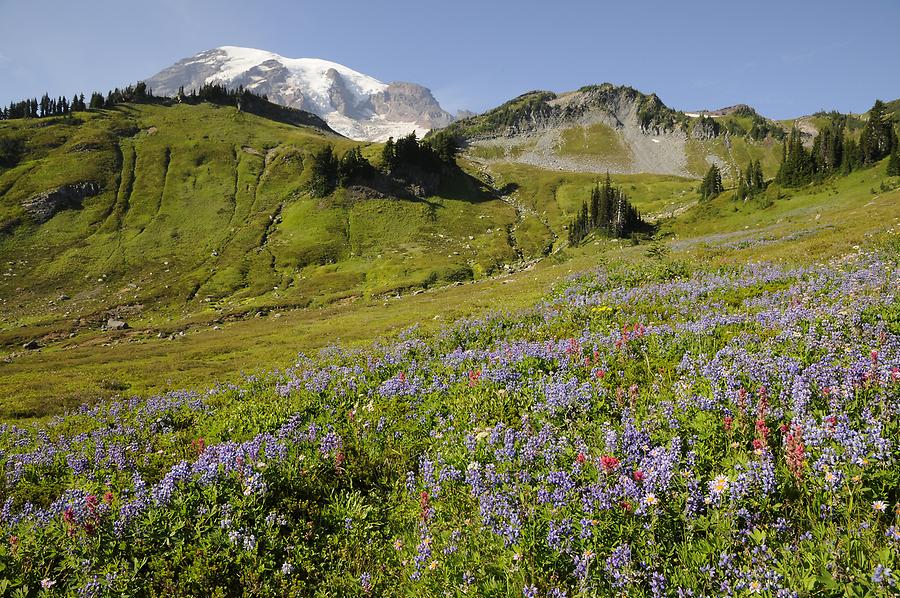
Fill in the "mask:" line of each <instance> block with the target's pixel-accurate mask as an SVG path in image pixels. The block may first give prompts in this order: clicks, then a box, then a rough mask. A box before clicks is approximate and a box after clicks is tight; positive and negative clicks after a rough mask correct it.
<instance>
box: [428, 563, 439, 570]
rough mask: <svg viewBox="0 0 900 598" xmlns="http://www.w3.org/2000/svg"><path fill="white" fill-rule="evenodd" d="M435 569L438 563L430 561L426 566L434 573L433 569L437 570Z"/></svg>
mask: <svg viewBox="0 0 900 598" xmlns="http://www.w3.org/2000/svg"><path fill="white" fill-rule="evenodd" d="M437 567H438V562H437V561H431V562H430V563H429V564H428V568H429V569H431V570H432V571H434V570H435V569H437Z"/></svg>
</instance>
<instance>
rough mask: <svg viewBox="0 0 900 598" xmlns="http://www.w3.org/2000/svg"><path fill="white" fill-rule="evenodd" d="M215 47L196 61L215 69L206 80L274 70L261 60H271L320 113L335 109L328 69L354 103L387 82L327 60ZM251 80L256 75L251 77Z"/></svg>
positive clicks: (228, 80) (219, 80) (225, 79)
mask: <svg viewBox="0 0 900 598" xmlns="http://www.w3.org/2000/svg"><path fill="white" fill-rule="evenodd" d="M217 50H219V52H216V53H213V54H209V55H207V56H206V57H204V58H201V59H198V62H203V63H204V64H208V65H210V66H213V67H215V68H216V70H217V72H216V73H215V74H213V75H210V76H209V77H207V78H206V81H205V83H224V84H226V85H228V84H229V83H231V82H233V81H234V80H235V79H237V78H239V77H241V76H242V75H243V74H244V73H246V72H247V71H249V70H250V69H253V68H259V69H260V70H264V71H270V70H273V69H274V68H275V67H274V66H272V65H263V63H265V62H270V61H274V62H277V63H279V64H281V65H282V66H283V67H284V68H285V69H287V71H288V73H289V74H288V77H287V83H288V84H289V85H290V86H291V87H294V88H296V89H298V90H299V91H300V92H301V93H302V95H303V96H304V97H305V98H307V99H308V100H309V101H311V102H312V103H314V104H315V105H316V106H317V107H318V108H319V109H320V110H321V111H323V112H325V111H329V110H333V109H334V106H332V104H331V97H330V91H331V88H332V86H333V81H332V80H331V78H330V77H329V76H328V72H329V71H332V70H333V71H335V72H337V73H338V74H339V75H340V76H341V78H342V79H343V82H344V85H345V87H346V89H347V91H349V92H350V94H351V95H352V96H353V98H354V100H355V102H356V103H357V104H359V103H362V102H364V101H365V100H366V99H367V98H368V97H369V96H371V95H374V94H376V93H378V92H380V91H384V90H385V89H387V87H388V86H387V84H386V83H383V82H381V81H379V80H378V79H375V78H374V77H370V76H369V75H365V74H363V73H360V72H358V71H355V70H353V69H351V68H348V67H346V66H344V65H342V64H338V63H337V62H331V61H330V60H322V59H319V58H285V57H284V56H281V55H279V54H275V53H274V52H267V51H266V50H257V49H255V48H241V47H238V46H222V47H220V48H217ZM254 79H256V78H255V77H254ZM263 80H264V78H260V79H258V80H257V81H254V83H256V82H258V81H263Z"/></svg>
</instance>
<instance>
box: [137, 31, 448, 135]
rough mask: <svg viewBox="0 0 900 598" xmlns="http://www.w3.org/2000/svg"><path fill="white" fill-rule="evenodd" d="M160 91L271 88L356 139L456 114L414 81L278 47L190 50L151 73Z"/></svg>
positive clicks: (421, 126)
mask: <svg viewBox="0 0 900 598" xmlns="http://www.w3.org/2000/svg"><path fill="white" fill-rule="evenodd" d="M145 83H146V84H147V87H149V88H150V89H151V90H153V93H154V94H156V95H168V96H174V95H176V94H177V93H178V89H179V88H180V87H184V89H185V91H189V90H190V89H197V88H199V87H201V86H202V85H204V84H207V83H219V84H224V85H226V86H227V87H229V88H237V87H239V86H243V87H244V88H245V89H249V90H250V91H252V92H254V93H256V94H258V95H265V96H267V97H268V98H269V100H270V101H272V102H275V103H277V104H281V105H283V106H289V107H291V108H298V109H300V110H306V111H308V112H312V113H314V114H317V115H319V116H320V117H322V118H324V119H325V121H326V122H327V123H328V125H329V126H331V128H332V129H334V130H335V131H337V132H338V133H341V134H342V135H346V136H347V137H351V138H354V139H365V140H371V141H383V140H385V139H387V138H388V137H390V136H393V137H400V136H402V135H406V134H408V133H411V132H413V131H415V132H416V133H418V134H419V135H420V136H421V135H424V134H425V133H426V132H427V131H428V130H429V129H432V128H435V127H441V126H445V125H447V124H448V123H450V121H451V120H453V117H452V116H451V115H450V114H449V113H448V112H446V111H445V110H443V109H442V108H441V106H440V104H438V102H437V100H435V99H434V96H432V95H431V92H430V91H429V90H428V89H427V88H425V87H422V86H421V85H417V84H415V83H391V84H390V85H388V84H385V83H382V82H381V81H378V80H377V79H374V78H372V77H369V76H367V75H364V74H362V73H359V72H357V71H354V70H352V69H349V68H347V67H345V66H343V65H341V64H337V63H335V62H329V61H327V60H318V59H314V58H285V57H283V56H279V55H278V54H273V53H272V52H265V51H263V50H254V49H252V48H238V47H234V46H224V47H221V48H216V49H213V50H207V51H206V52H201V53H200V54H197V55H195V56H192V57H190V58H185V59H184V60H181V61H179V62H178V63H176V64H175V65H173V66H171V67H169V68H167V69H165V70H163V71H160V72H159V73H157V74H156V75H154V76H152V77H150V78H149V79H146V80H145Z"/></svg>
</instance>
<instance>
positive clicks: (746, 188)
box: [734, 160, 766, 201]
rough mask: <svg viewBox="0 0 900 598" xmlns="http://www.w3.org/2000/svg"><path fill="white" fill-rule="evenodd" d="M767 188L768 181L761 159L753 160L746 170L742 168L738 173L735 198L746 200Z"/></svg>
mask: <svg viewBox="0 0 900 598" xmlns="http://www.w3.org/2000/svg"><path fill="white" fill-rule="evenodd" d="M765 190H766V181H765V177H764V176H763V171H762V166H761V165H760V163H759V160H755V161H751V162H750V164H748V165H747V168H746V170H742V171H741V172H740V174H739V175H738V182H737V185H736V187H735V192H734V198H735V199H736V200H738V201H745V200H747V199H750V198H751V197H753V196H754V195H757V194H758V193H761V192H763V191H765Z"/></svg>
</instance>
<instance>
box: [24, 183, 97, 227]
mask: <svg viewBox="0 0 900 598" xmlns="http://www.w3.org/2000/svg"><path fill="white" fill-rule="evenodd" d="M98 193H100V186H99V185H98V184H97V183H93V182H89V181H83V182H80V183H72V184H70V185H63V186H61V187H57V188H55V189H51V190H49V191H44V192H42V193H38V194H37V195H33V196H31V197H29V198H28V199H26V200H25V201H23V202H22V208H24V210H25V213H26V214H28V215H29V216H30V217H31V218H32V219H33V220H34V221H35V222H37V223H38V224H42V223H44V222H47V221H48V220H50V219H51V218H53V216H54V215H55V214H56V213H57V212H59V211H60V210H70V209H78V208H81V203H82V202H83V201H84V199H85V198H86V197H92V196H94V195H97V194H98Z"/></svg>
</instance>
